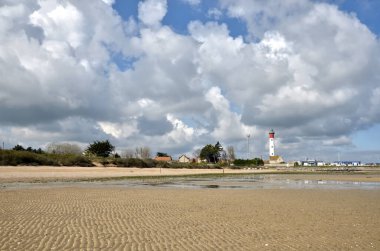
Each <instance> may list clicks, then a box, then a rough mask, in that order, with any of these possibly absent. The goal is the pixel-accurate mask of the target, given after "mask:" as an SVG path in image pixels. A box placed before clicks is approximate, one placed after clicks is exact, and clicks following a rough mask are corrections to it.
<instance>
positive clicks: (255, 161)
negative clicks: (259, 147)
mask: <svg viewBox="0 0 380 251" xmlns="http://www.w3.org/2000/svg"><path fill="white" fill-rule="evenodd" d="M252 164H253V165H255V166H263V165H264V161H263V160H262V159H261V158H254V159H253V160H252Z"/></svg>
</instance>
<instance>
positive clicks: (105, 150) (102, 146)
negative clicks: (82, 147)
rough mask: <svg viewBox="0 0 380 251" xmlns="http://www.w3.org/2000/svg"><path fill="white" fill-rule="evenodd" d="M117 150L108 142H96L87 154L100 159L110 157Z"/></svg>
mask: <svg viewBox="0 0 380 251" xmlns="http://www.w3.org/2000/svg"><path fill="white" fill-rule="evenodd" d="M114 150H115V147H114V146H113V145H112V144H111V143H110V142H109V141H108V139H107V140H105V141H94V143H92V144H90V145H89V146H88V147H87V150H86V152H88V153H90V154H94V155H96V156H99V157H108V156H110V154H111V153H112V152H113V151H114Z"/></svg>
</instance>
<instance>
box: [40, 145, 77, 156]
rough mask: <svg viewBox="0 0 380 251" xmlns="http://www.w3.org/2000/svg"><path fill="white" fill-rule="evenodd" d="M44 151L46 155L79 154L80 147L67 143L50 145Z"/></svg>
mask: <svg viewBox="0 0 380 251" xmlns="http://www.w3.org/2000/svg"><path fill="white" fill-rule="evenodd" d="M46 151H47V152H48V153H54V154H77V155H79V154H81V153H82V149H81V148H80V146H78V145H76V144H69V143H50V144H49V145H48V146H47V147H46Z"/></svg>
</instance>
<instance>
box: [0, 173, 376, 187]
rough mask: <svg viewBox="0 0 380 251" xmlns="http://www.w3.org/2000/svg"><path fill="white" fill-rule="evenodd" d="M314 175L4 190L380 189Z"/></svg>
mask: <svg viewBox="0 0 380 251" xmlns="http://www.w3.org/2000/svg"><path fill="white" fill-rule="evenodd" d="M323 177H324V176H323V175H322V176H318V178H317V179H316V177H315V176H313V175H310V176H309V175H283V174H250V175H246V174H244V175H234V176H229V175H226V176H216V177H212V176H211V177H202V176H200V177H183V176H182V177H175V176H173V177H157V178H156V177H149V178H143V177H140V178H138V179H135V178H126V179H121V180H107V181H69V182H64V181H62V182H46V183H7V184H2V186H1V189H27V188H51V187H76V186H78V187H119V188H176V189H366V190H368V189H380V182H365V181H346V180H344V181H342V180H339V179H338V180H332V178H331V177H329V176H328V175H326V176H325V177H329V178H326V179H324V178H323Z"/></svg>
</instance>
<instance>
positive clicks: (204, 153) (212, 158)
mask: <svg viewBox="0 0 380 251" xmlns="http://www.w3.org/2000/svg"><path fill="white" fill-rule="evenodd" d="M218 152H219V148H217V147H215V146H213V145H210V144H208V145H206V146H204V147H203V148H202V149H201V153H200V155H199V156H200V157H201V158H202V159H206V160H207V162H214V163H216V162H218Z"/></svg>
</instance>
